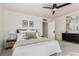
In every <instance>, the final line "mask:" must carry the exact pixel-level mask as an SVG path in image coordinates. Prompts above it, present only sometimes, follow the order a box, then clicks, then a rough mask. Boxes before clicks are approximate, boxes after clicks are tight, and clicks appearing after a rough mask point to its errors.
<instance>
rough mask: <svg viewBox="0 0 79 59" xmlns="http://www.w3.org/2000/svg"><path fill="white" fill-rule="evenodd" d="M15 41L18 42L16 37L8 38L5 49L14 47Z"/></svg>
mask: <svg viewBox="0 0 79 59" xmlns="http://www.w3.org/2000/svg"><path fill="white" fill-rule="evenodd" d="M15 42H16V39H12V40H6V43H5V49H9V48H13V46H14V44H15Z"/></svg>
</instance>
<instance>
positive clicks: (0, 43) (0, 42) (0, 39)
mask: <svg viewBox="0 0 79 59" xmlns="http://www.w3.org/2000/svg"><path fill="white" fill-rule="evenodd" d="M2 15H3V13H2V7H0V53H1V52H2V48H3V47H2V46H3V45H2V44H3V31H2V30H3V27H2V20H3V18H2Z"/></svg>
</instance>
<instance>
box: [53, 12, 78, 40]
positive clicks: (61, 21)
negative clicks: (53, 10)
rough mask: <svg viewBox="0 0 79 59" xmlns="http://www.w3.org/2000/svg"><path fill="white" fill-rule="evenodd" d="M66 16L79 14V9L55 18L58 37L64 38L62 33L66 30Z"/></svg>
mask: <svg viewBox="0 0 79 59" xmlns="http://www.w3.org/2000/svg"><path fill="white" fill-rule="evenodd" d="M66 16H73V17H74V16H79V11H76V12H72V13H69V14H66V15H63V16H60V17H57V18H54V19H53V20H55V25H56V26H55V33H56V39H58V40H62V33H64V32H65V31H66Z"/></svg>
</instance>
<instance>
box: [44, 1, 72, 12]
mask: <svg viewBox="0 0 79 59" xmlns="http://www.w3.org/2000/svg"><path fill="white" fill-rule="evenodd" d="M69 4H71V3H64V4H61V5H59V6H57V4H56V3H55V4H53V6H52V7H43V8H47V9H52V10H53V12H52V14H55V12H56V10H57V9H59V8H61V7H64V6H67V5H69Z"/></svg>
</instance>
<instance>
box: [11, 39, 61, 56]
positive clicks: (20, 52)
mask: <svg viewBox="0 0 79 59" xmlns="http://www.w3.org/2000/svg"><path fill="white" fill-rule="evenodd" d="M60 52H61V49H60V46H59V43H58V41H56V40H49V39H47V38H40V39H30V40H21V41H17V42H16V44H15V46H14V49H13V56H48V55H51V54H54V53H60Z"/></svg>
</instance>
